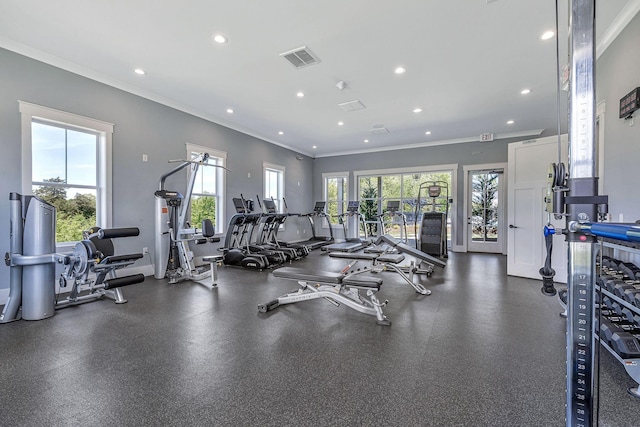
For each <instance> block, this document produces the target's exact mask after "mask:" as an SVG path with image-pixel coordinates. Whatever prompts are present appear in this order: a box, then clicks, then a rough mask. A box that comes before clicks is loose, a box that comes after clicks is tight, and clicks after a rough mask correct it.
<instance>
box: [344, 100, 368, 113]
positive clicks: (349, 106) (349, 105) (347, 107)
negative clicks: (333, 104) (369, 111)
mask: <svg viewBox="0 0 640 427" xmlns="http://www.w3.org/2000/svg"><path fill="white" fill-rule="evenodd" d="M338 106H339V107H340V108H342V109H343V110H344V111H346V112H349V111H357V110H364V109H365V108H367V107H365V106H364V104H363V103H362V102H361V101H357V100H356V101H347V102H343V103H342V104H338Z"/></svg>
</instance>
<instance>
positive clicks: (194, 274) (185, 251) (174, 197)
mask: <svg viewBox="0 0 640 427" xmlns="http://www.w3.org/2000/svg"><path fill="white" fill-rule="evenodd" d="M208 159H209V154H208V153H200V154H198V155H197V156H196V157H195V158H194V159H193V160H170V161H169V163H176V162H182V163H181V164H180V165H179V166H178V167H176V168H174V169H173V170H171V171H169V172H167V173H166V174H164V175H162V176H161V177H160V188H159V190H158V191H156V192H155V193H154V195H155V199H156V211H155V236H156V238H155V251H154V277H155V278H156V279H163V278H165V277H167V278H168V279H169V283H177V282H180V281H182V280H192V281H194V282H197V283H200V284H201V285H204V286H207V287H210V288H211V287H212V286H214V285H215V283H213V281H212V270H211V269H209V267H208V266H207V265H199V266H198V265H195V260H194V256H193V252H192V251H191V249H190V247H189V245H190V244H192V243H193V244H203V243H208V242H219V241H220V238H216V237H214V235H215V229H214V227H213V224H212V223H211V220H210V219H204V220H203V221H202V227H201V228H195V227H192V226H191V224H189V222H188V220H187V215H188V214H189V209H190V205H191V195H192V194H193V187H194V184H195V180H196V176H197V172H198V169H199V168H200V166H212V167H216V168H222V169H225V170H228V169H227V168H225V167H224V166H219V165H210V164H208V163H207V160H208ZM187 167H188V168H189V180H188V181H187V188H186V192H185V194H184V196H183V195H182V194H180V193H179V192H177V191H171V190H167V189H165V181H166V179H167V178H168V177H170V176H171V175H174V174H176V173H178V172H180V171H182V170H184V169H186V168H187ZM209 282H210V283H209Z"/></svg>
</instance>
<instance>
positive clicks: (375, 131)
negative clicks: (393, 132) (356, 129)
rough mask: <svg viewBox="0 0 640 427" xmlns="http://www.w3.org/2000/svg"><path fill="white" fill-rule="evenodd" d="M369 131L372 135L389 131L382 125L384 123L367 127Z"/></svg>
mask: <svg viewBox="0 0 640 427" xmlns="http://www.w3.org/2000/svg"><path fill="white" fill-rule="evenodd" d="M369 132H371V133H372V134H374V135H381V134H383V133H389V129H387V128H386V127H384V125H373V127H372V128H371V129H369Z"/></svg>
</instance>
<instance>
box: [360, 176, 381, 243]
mask: <svg viewBox="0 0 640 427" xmlns="http://www.w3.org/2000/svg"><path fill="white" fill-rule="evenodd" d="M377 197H378V189H377V187H374V186H368V187H364V188H363V189H362V192H361V194H360V199H361V200H362V201H361V203H360V212H361V213H362V215H363V216H364V220H365V223H366V227H367V234H368V235H369V236H375V235H377V234H378V222H377V221H378V201H377ZM369 221H374V222H369Z"/></svg>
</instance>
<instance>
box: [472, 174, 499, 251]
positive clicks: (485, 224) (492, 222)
mask: <svg viewBox="0 0 640 427" xmlns="http://www.w3.org/2000/svg"><path fill="white" fill-rule="evenodd" d="M467 185H468V188H467V197H468V200H467V251H469V252H490V253H502V252H503V241H504V226H503V217H504V214H503V212H504V209H503V204H504V168H492V169H484V170H468V171H467Z"/></svg>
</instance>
